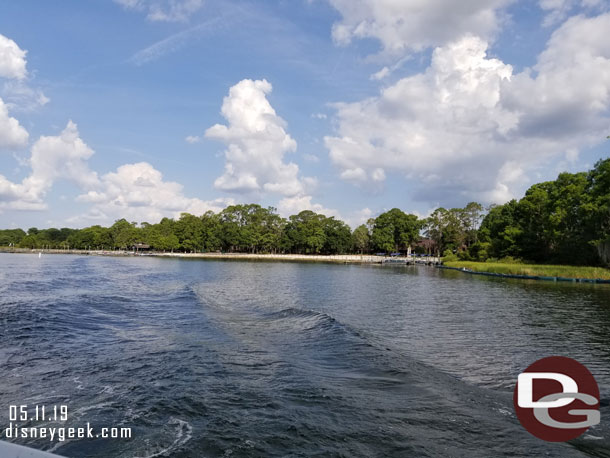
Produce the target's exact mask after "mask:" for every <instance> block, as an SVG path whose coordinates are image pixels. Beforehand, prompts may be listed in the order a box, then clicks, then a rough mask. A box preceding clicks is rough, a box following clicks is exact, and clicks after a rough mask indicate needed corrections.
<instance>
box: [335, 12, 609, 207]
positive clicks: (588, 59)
mask: <svg viewBox="0 0 610 458" xmlns="http://www.w3.org/2000/svg"><path fill="white" fill-rule="evenodd" d="M608 30H610V15H609V14H605V15H600V16H598V17H595V18H586V17H583V16H578V17H575V18H572V19H570V20H568V21H567V22H566V23H565V24H563V25H562V26H561V27H560V28H559V29H558V30H557V31H556V32H555V33H554V34H553V35H552V38H551V39H550V40H549V42H548V44H547V47H546V50H545V51H544V52H543V53H542V54H541V55H540V56H539V58H538V63H537V65H536V66H535V67H534V68H533V69H531V70H529V69H528V70H526V71H524V72H522V73H519V74H514V73H513V69H512V67H511V66H510V65H507V64H504V63H503V62H501V61H500V60H498V59H493V58H490V57H489V56H487V51H486V50H487V44H486V42H485V41H484V40H482V39H480V38H477V37H474V36H468V37H465V38H463V39H461V40H458V41H456V42H453V43H450V44H448V45H446V46H443V47H440V48H437V49H436V50H435V51H434V53H433V57H432V61H431V64H430V67H429V68H428V69H427V70H426V72H425V73H421V74H417V75H415V76H411V77H408V78H403V79H401V80H400V81H398V82H397V83H396V84H394V85H392V86H390V87H388V88H386V89H384V90H382V91H381V93H380V95H379V96H377V97H372V98H369V99H366V100H363V101H361V102H356V103H350V104H338V105H337V106H336V108H337V115H338V120H339V128H338V133H337V135H335V136H331V137H327V138H326V139H325V142H326V146H327V147H328V149H329V150H330V157H331V160H332V161H333V163H334V164H335V165H337V166H338V167H339V170H340V174H341V177H342V178H343V179H345V180H349V181H353V182H357V183H371V182H373V181H377V182H380V181H383V179H384V176H385V174H386V173H391V172H398V173H401V174H403V175H405V176H407V177H408V179H409V181H410V182H412V183H414V184H416V185H419V186H420V188H419V190H418V191H417V195H416V196H415V197H416V198H418V199H420V200H424V201H427V202H434V201H443V202H446V201H449V202H455V201H458V202H459V201H463V200H466V199H482V200H486V201H496V202H501V201H504V200H506V199H508V198H510V197H511V196H513V195H514V194H515V191H520V190H521V187H522V186H524V185H525V184H526V182H527V176H528V173H529V172H531V171H534V170H535V169H536V168H537V167H541V166H544V165H547V164H548V161H549V160H551V158H555V157H565V155H566V154H568V155H570V154H571V156H570V157H573V154H574V153H573V151H574V150H575V149H579V148H581V147H583V146H590V145H593V144H595V143H598V142H600V141H601V139H603V138H605V135H607V134H605V133H604V132H605V131H606V130H607V128H608V125H610V119H609V118H608V110H609V108H610V42H609V41H608V40H607V31H608ZM571 151H572V153H570V152H571ZM517 164H518V165H517Z"/></svg>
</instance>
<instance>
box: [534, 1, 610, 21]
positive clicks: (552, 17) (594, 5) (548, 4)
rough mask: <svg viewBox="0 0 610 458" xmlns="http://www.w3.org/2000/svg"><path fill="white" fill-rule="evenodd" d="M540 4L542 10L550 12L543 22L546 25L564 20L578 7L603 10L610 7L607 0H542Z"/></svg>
mask: <svg viewBox="0 0 610 458" xmlns="http://www.w3.org/2000/svg"><path fill="white" fill-rule="evenodd" d="M539 4H540V8H541V9H542V10H544V11H547V12H548V14H547V16H546V17H545V18H544V22H543V24H544V25H545V26H551V25H555V24H557V23H558V22H561V21H563V20H564V19H565V18H566V17H567V16H568V15H569V14H570V12H571V11H573V10H574V9H575V8H577V7H580V8H582V9H584V10H589V11H595V10H602V11H603V10H607V9H608V7H609V5H608V2H607V1H605V0H540V2H539Z"/></svg>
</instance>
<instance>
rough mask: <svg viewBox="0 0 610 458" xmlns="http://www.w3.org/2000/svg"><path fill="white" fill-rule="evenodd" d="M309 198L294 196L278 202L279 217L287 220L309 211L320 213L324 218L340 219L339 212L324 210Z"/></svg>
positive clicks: (329, 209)
mask: <svg viewBox="0 0 610 458" xmlns="http://www.w3.org/2000/svg"><path fill="white" fill-rule="evenodd" d="M311 200H312V197H311V196H294V197H285V198H284V199H282V200H280V201H279V203H278V205H277V209H278V212H279V214H280V215H282V216H283V217H285V218H287V217H289V216H291V215H296V214H298V213H300V212H302V211H303V210H311V211H313V212H316V213H321V214H323V215H325V216H329V217H330V216H334V217H335V218H340V216H339V212H338V211H337V210H334V209H331V208H325V207H324V206H323V205H320V204H315V203H313V202H312V201H311Z"/></svg>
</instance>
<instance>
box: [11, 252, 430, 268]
mask: <svg viewBox="0 0 610 458" xmlns="http://www.w3.org/2000/svg"><path fill="white" fill-rule="evenodd" d="M0 253H15V254H37V253H42V254H72V255H80V256H119V257H155V258H182V259H209V260H211V259H215V260H234V261H237V260H240V261H272V262H330V263H339V264H403V265H414V264H421V265H423V264H425V265H436V264H438V263H439V262H440V260H439V259H438V258H436V257H426V258H423V257H422V258H419V257H414V256H409V257H406V256H405V257H399V258H392V257H389V256H377V255H368V254H336V255H322V254H256V253H157V252H152V253H147V252H144V253H137V252H135V253H134V252H133V251H108V250H60V249H29V248H13V249H0Z"/></svg>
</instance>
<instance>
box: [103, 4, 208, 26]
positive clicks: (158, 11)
mask: <svg viewBox="0 0 610 458" xmlns="http://www.w3.org/2000/svg"><path fill="white" fill-rule="evenodd" d="M114 1H115V2H116V3H118V4H119V5H121V6H123V8H125V9H130V10H135V11H141V12H144V13H146V19H148V20H149V21H162V22H185V21H187V20H188V19H189V17H190V16H191V15H192V14H194V13H196V12H197V11H199V10H200V9H201V8H202V7H203V3H204V2H203V0H114Z"/></svg>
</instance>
